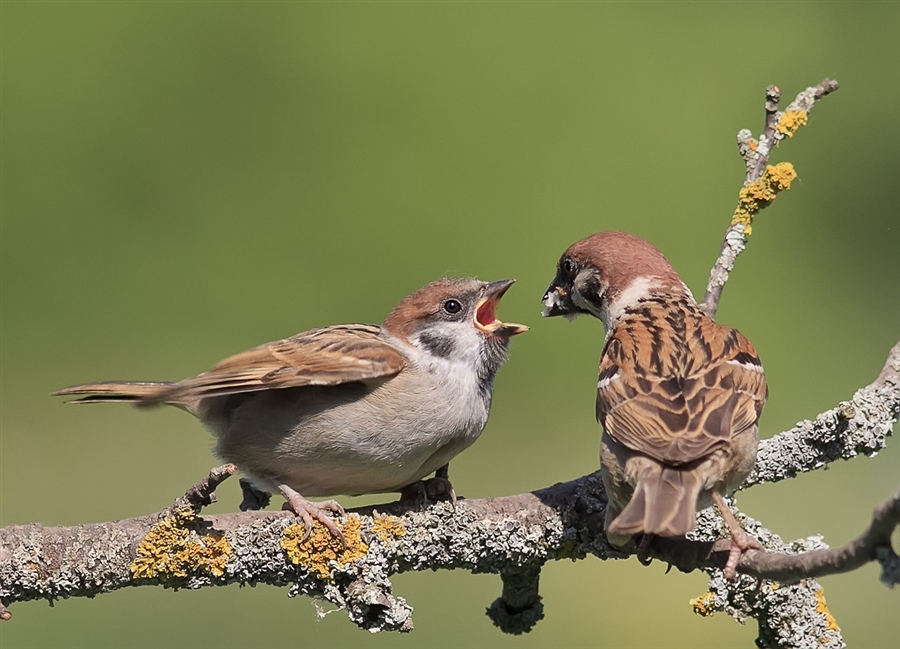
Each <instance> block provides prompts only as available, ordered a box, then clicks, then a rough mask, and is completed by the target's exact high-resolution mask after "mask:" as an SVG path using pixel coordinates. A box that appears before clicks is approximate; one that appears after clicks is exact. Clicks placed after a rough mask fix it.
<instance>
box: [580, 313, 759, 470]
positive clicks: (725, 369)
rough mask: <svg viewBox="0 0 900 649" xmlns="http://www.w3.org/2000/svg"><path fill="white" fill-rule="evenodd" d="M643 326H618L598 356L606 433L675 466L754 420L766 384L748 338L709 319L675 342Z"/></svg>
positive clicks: (600, 401)
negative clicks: (599, 358)
mask: <svg viewBox="0 0 900 649" xmlns="http://www.w3.org/2000/svg"><path fill="white" fill-rule="evenodd" d="M639 325H640V323H637V324H635V323H630V324H629V326H621V325H620V326H619V327H617V328H616V329H615V330H614V331H613V334H612V335H611V336H610V338H609V340H608V341H607V344H606V347H605V348H604V352H603V356H602V358H601V362H600V376H599V380H598V383H597V419H598V420H599V421H600V422H601V423H602V424H603V427H604V430H605V431H606V433H607V434H609V435H612V437H613V438H615V439H616V440H618V441H619V442H620V443H622V444H624V445H625V446H627V447H628V448H630V449H632V450H634V451H638V452H640V453H644V454H646V455H649V456H650V457H653V458H655V459H657V460H659V461H661V462H664V463H667V464H672V465H676V466H677V465H681V464H685V463H689V462H692V461H694V460H697V459H700V458H702V457H704V456H706V455H707V454H709V453H710V452H711V451H712V450H713V449H714V448H716V447H718V446H720V445H723V444H727V443H728V442H729V441H730V440H731V438H732V437H734V436H736V435H738V434H740V433H741V432H743V431H745V430H747V429H749V428H751V427H752V426H753V425H755V424H756V422H757V420H758V419H759V416H760V414H761V412H762V408H763V405H764V403H765V400H766V396H767V388H766V380H765V375H764V374H763V369H762V365H761V363H760V361H759V357H758V355H757V353H756V350H755V349H754V348H753V345H752V344H750V341H749V340H747V339H746V338H745V337H744V336H742V335H741V334H740V333H739V332H738V331H737V330H736V329H732V328H730V327H725V326H722V325H718V324H716V323H715V322H714V321H713V320H711V319H709V318H706V317H705V316H703V317H697V318H695V319H694V321H693V322H689V325H690V326H688V327H686V328H685V329H684V331H686V332H688V333H686V334H684V335H683V336H678V337H677V339H667V338H665V335H664V334H663V333H661V329H660V328H654V327H647V326H643V327H642V326H639Z"/></svg>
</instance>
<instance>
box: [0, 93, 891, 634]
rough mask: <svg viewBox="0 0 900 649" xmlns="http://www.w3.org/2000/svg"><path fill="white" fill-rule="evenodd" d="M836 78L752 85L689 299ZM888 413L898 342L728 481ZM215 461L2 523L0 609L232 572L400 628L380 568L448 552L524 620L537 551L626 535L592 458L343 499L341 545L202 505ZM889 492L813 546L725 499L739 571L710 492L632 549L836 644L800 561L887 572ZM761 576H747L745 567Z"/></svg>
mask: <svg viewBox="0 0 900 649" xmlns="http://www.w3.org/2000/svg"><path fill="white" fill-rule="evenodd" d="M835 89H837V83H835V82H832V81H829V80H825V81H823V82H822V83H821V84H819V86H815V87H812V88H808V89H807V90H805V91H804V92H802V93H800V94H799V95H798V96H797V99H796V100H795V101H794V102H792V104H791V105H790V106H788V108H787V109H786V110H785V111H784V112H779V111H778V102H779V100H780V91H779V90H778V89H777V88H776V87H774V86H770V87H769V88H768V89H767V95H766V125H765V129H764V132H763V134H762V135H761V136H760V138H759V140H753V139H752V137H750V134H749V131H741V133H740V134H739V136H738V142H739V147H740V151H741V155H742V156H743V158H744V160H745V163H746V166H747V173H746V178H745V182H744V187H743V188H742V189H741V191H740V195H739V204H738V208H737V209H736V211H735V214H734V217H733V219H732V224H731V226H730V227H729V229H728V231H727V232H726V235H725V240H724V241H723V245H722V250H721V253H720V255H719V258H718V259H717V261H716V265H715V266H714V268H713V271H712V273H711V276H710V283H709V286H708V288H707V292H706V296H705V298H704V301H703V307H704V309H705V310H706V311H707V312H708V313H710V314H712V315H714V314H715V311H716V308H717V306H718V302H719V298H720V297H721V292H722V288H723V286H724V284H725V282H726V281H727V279H728V274H729V273H730V272H731V270H732V269H733V267H734V262H735V260H736V258H737V256H738V254H739V253H740V251H741V250H743V248H744V247H745V246H746V242H747V235H749V233H750V225H751V222H752V219H753V217H754V216H755V215H756V214H757V213H758V212H759V211H760V210H761V209H763V208H764V207H766V206H767V205H769V204H770V203H771V202H772V201H773V200H774V198H775V197H776V196H777V193H778V192H779V191H782V190H784V189H787V188H788V187H789V186H790V182H791V181H792V180H793V178H794V177H795V173H794V171H793V168H792V167H791V166H790V165H789V164H788V163H780V164H778V165H769V164H768V160H769V157H770V154H771V151H772V148H773V147H774V146H775V145H777V143H778V142H779V141H780V140H782V139H784V138H786V137H791V136H792V135H793V134H794V133H795V132H796V130H797V129H798V128H799V127H800V126H801V125H803V124H804V123H805V122H806V115H807V114H808V112H809V110H810V109H811V108H812V106H813V104H814V103H815V101H816V100H818V99H820V98H821V97H824V96H825V95H827V94H828V93H830V92H832V91H833V90H835ZM898 415H900V343H898V344H897V345H895V346H894V348H893V349H892V350H891V351H890V354H889V356H888V359H887V362H886V364H885V366H884V369H883V370H882V372H881V374H880V375H879V376H878V378H877V379H876V380H875V381H874V382H873V383H872V384H871V385H869V386H867V387H865V388H862V389H860V390H858V391H857V392H856V394H855V395H854V396H853V397H852V398H851V399H850V400H848V401H845V402H842V403H840V404H839V405H838V406H837V407H835V408H833V409H831V410H829V411H827V412H824V413H822V414H820V415H819V416H817V417H816V418H815V420H812V421H810V420H804V421H801V422H799V423H798V424H797V425H796V426H795V427H793V428H791V429H790V430H788V431H785V432H783V433H780V434H779V435H776V436H775V437H773V438H771V439H768V440H765V441H763V442H762V443H761V444H760V447H759V452H758V456H757V465H756V469H755V470H754V472H753V474H752V475H751V476H750V477H749V478H748V480H747V481H746V482H745V484H744V485H743V486H742V488H743V489H746V488H752V487H753V486H754V485H756V484H760V483H763V482H777V481H779V480H783V479H787V478H792V477H794V476H796V475H798V474H800V473H805V472H809V471H814V470H817V469H819V468H822V467H825V466H827V465H828V464H829V463H831V462H834V461H836V460H838V459H850V458H853V457H856V456H859V455H866V456H872V455H875V454H876V453H877V452H878V451H879V450H881V449H882V448H884V446H885V444H886V441H887V440H886V438H887V436H889V435H890V434H891V429H892V426H893V424H894V423H895V422H896V420H897V418H898ZM234 470H235V469H234V467H233V466H231V465H226V466H224V467H219V468H218V469H214V470H213V471H212V472H211V473H210V475H209V476H208V477H207V478H205V479H204V480H202V481H200V482H199V483H197V484H196V485H194V486H193V487H191V489H189V490H188V491H187V492H186V493H185V495H184V496H182V497H181V498H179V499H177V500H176V501H175V503H174V504H173V505H172V506H171V507H169V508H167V509H165V510H163V511H160V512H157V513H155V514H151V515H147V516H141V517H137V518H130V519H125V520H120V521H115V522H110V523H97V524H93V525H81V526H77V527H44V526H41V525H36V524H35V525H18V526H9V527H6V528H3V529H0V619H2V620H7V619H9V618H10V617H11V612H10V610H9V609H8V608H7V607H8V606H10V605H11V604H12V603H13V602H24V601H29V600H36V599H46V600H49V601H51V602H52V601H54V600H56V599H60V598H66V597H83V596H86V597H93V596H95V595H97V594H100V593H105V592H110V591H114V590H117V589H119V588H123V587H126V586H140V585H162V586H165V587H173V588H202V587H208V586H220V585H226V584H231V583H240V584H257V583H265V584H270V585H276V586H288V587H289V588H290V591H289V594H290V595H292V596H293V595H307V596H312V597H316V598H321V599H324V600H327V601H329V602H331V603H333V604H334V605H336V606H338V607H339V608H341V609H343V610H345V611H346V612H347V614H348V615H349V617H350V618H351V620H353V621H354V622H355V623H356V624H357V625H359V626H360V627H361V628H364V629H367V630H370V631H387V630H394V631H409V630H411V629H412V607H411V606H410V605H409V604H408V603H407V602H406V600H405V599H404V598H402V597H400V596H397V595H395V594H394V593H393V588H392V584H391V581H390V578H391V576H392V575H394V574H397V573H401V572H408V571H415V570H426V569H431V570H438V569H447V570H450V569H463V570H468V571H470V572H473V573H493V574H499V575H500V577H501V580H502V594H501V596H500V597H498V598H497V599H496V600H495V601H494V603H493V604H492V605H491V606H490V608H489V609H488V615H489V616H490V617H491V619H492V620H493V621H494V623H495V624H496V625H497V626H498V627H499V628H500V629H502V630H503V631H505V632H508V633H523V632H527V631H529V630H530V629H531V628H532V627H533V626H534V625H535V624H536V623H537V622H538V621H539V620H540V619H541V618H542V617H543V606H542V603H541V598H540V595H539V590H538V586H539V579H540V573H541V568H542V566H543V565H544V564H545V563H546V562H548V561H554V560H559V559H584V558H586V557H588V556H593V557H596V558H599V559H609V558H625V557H628V556H630V554H634V553H635V550H636V549H635V548H634V547H633V546H632V547H626V548H615V547H612V546H610V545H609V544H608V543H607V542H606V539H605V535H604V530H603V520H604V516H605V508H606V494H605V492H604V489H603V484H602V480H601V478H600V475H599V473H593V474H590V475H587V476H583V477H581V478H579V479H577V480H573V481H570V482H566V483H561V484H557V485H554V486H552V487H548V488H546V489H542V490H538V491H534V492H531V493H524V494H518V495H512V496H505V497H501V498H489V499H478V500H460V501H459V503H458V504H457V506H456V507H454V506H453V505H452V504H451V503H445V502H440V503H435V504H432V505H430V506H414V505H411V504H410V503H408V502H406V503H404V502H400V503H391V504H387V505H383V506H378V507H368V508H361V509H357V510H354V511H351V512H349V514H348V516H346V517H344V518H343V519H342V520H341V521H340V523H339V525H340V527H341V529H342V531H343V534H344V537H345V539H346V545H343V544H342V543H341V542H340V541H338V540H337V539H336V538H335V537H334V536H333V535H331V534H330V533H329V532H328V531H327V530H326V529H325V528H324V527H323V526H322V525H321V524H320V523H316V525H315V526H314V528H313V530H312V533H311V534H310V536H309V538H306V530H305V528H303V526H302V524H300V523H299V522H298V519H296V518H295V517H294V516H293V514H292V513H290V512H263V511H251V512H242V513H235V514H225V515H203V514H202V508H203V507H204V506H205V505H207V504H209V503H210V502H213V501H214V500H215V493H214V491H215V488H216V486H217V485H218V484H220V483H221V482H222V480H225V479H227V478H228V477H229V476H230V475H231V474H233V473H234ZM898 503H900V493H898V494H895V495H894V496H893V497H892V498H891V499H890V500H888V501H886V502H885V503H883V504H882V505H880V506H879V507H878V508H876V511H875V513H874V514H873V519H872V524H871V525H870V526H869V528H868V529H867V530H865V531H864V532H863V533H862V534H860V535H859V536H858V537H857V538H856V539H854V540H853V541H851V542H850V543H848V544H847V545H846V546H844V547H842V548H838V549H829V548H828V546H827V545H825V543H824V542H823V540H822V539H821V538H820V537H809V538H806V539H799V540H796V541H791V542H785V541H783V540H782V539H781V538H779V537H778V536H777V535H775V534H774V533H772V532H771V531H770V530H767V529H766V528H765V527H763V526H762V525H761V524H760V523H759V522H758V521H755V520H753V519H751V518H749V517H746V516H744V515H742V514H740V513H737V516H738V517H739V518H740V519H741V521H742V523H743V525H744V527H745V528H746V529H747V531H748V532H750V533H751V534H752V535H753V536H754V537H755V538H757V539H758V540H759V541H760V542H761V543H762V544H763V546H764V547H765V548H766V551H765V552H762V551H749V552H747V553H745V554H744V555H743V556H742V558H741V562H740V564H739V566H738V571H739V573H740V575H739V577H738V579H737V580H736V581H733V582H728V581H726V580H725V579H724V577H723V576H722V572H721V568H722V567H724V565H725V561H726V558H727V555H728V546H729V543H730V542H729V541H728V540H727V539H725V538H723V537H725V536H727V530H726V529H725V526H724V524H723V521H722V519H721V518H720V517H719V516H718V515H717V514H716V513H715V512H714V511H713V510H712V509H707V510H704V511H702V512H700V513H699V514H698V518H697V528H696V530H695V531H694V532H693V533H692V534H691V535H689V538H681V539H663V538H656V539H654V540H653V541H652V543H651V544H650V545H649V548H648V549H647V552H648V556H649V557H651V558H655V559H658V560H661V561H665V562H668V563H669V564H670V565H672V566H675V567H677V568H678V569H679V570H683V571H691V570H696V569H703V570H706V571H707V572H709V574H710V582H709V589H708V592H707V593H706V594H704V595H701V596H699V597H698V598H696V599H695V600H694V601H693V607H694V610H695V612H696V613H698V614H700V615H710V614H712V613H715V612H720V611H724V612H728V613H729V614H731V615H732V616H734V617H735V618H737V619H740V620H743V619H745V618H747V617H754V618H755V619H756V620H757V622H758V625H759V640H758V644H759V645H760V646H762V647H801V646H812V645H815V646H826V647H840V646H843V639H842V637H841V634H840V630H839V628H838V626H837V623H836V621H835V620H834V618H833V617H832V616H831V615H830V613H828V608H827V605H826V603H825V599H824V596H823V591H822V589H821V587H820V586H819V585H818V583H817V582H816V581H815V577H819V576H823V575H826V574H833V573H836V572H844V571H848V570H853V569H855V568H857V567H858V566H860V565H862V564H864V563H867V562H871V561H879V562H880V563H881V564H882V568H883V573H882V580H883V581H884V582H885V583H887V584H889V585H893V584H896V583H898V581H900V560H898V557H897V554H896V553H895V552H894V550H893V548H892V546H891V541H890V537H891V533H892V531H893V530H895V529H896V528H897V527H898V524H900V504H898ZM760 580H762V581H760Z"/></svg>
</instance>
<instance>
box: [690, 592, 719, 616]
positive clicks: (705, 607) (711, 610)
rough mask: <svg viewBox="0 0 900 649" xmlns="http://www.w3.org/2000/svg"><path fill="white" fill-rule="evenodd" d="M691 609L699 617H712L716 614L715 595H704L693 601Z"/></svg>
mask: <svg viewBox="0 0 900 649" xmlns="http://www.w3.org/2000/svg"><path fill="white" fill-rule="evenodd" d="M691 608H693V609H694V613H696V614H697V615H700V616H702V617H710V616H711V615H714V614H715V613H716V596H715V595H714V594H713V593H703V594H702V595H700V597H695V598H694V599H692V600H691Z"/></svg>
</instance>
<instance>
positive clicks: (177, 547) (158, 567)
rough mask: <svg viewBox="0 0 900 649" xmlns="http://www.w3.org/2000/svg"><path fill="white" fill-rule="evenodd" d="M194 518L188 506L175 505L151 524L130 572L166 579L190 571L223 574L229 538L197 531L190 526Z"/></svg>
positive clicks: (136, 577) (140, 576)
mask: <svg viewBox="0 0 900 649" xmlns="http://www.w3.org/2000/svg"><path fill="white" fill-rule="evenodd" d="M195 520H196V516H195V514H194V512H193V511H192V510H191V509H178V510H175V511H174V512H173V513H172V514H171V515H169V516H168V517H166V518H165V519H164V520H162V521H160V522H159V523H157V524H156V525H154V526H153V529H151V530H150V531H149V532H148V533H147V535H146V536H145V537H144V538H143V540H142V541H141V543H140V545H139V546H138V552H137V558H136V559H135V560H134V562H132V564H131V566H130V568H131V574H132V576H133V577H134V578H135V579H161V580H163V581H166V580H168V579H173V578H184V577H187V576H188V574H189V573H191V572H206V573H209V574H211V575H214V576H216V577H221V576H222V575H224V574H225V564H226V563H227V562H228V555H229V554H231V545H230V544H229V543H228V539H226V538H225V535H224V534H223V533H221V532H210V533H208V534H205V535H203V536H201V535H199V534H197V533H196V532H194V531H193V529H192V528H193V524H194V521H195Z"/></svg>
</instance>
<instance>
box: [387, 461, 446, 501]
mask: <svg viewBox="0 0 900 649" xmlns="http://www.w3.org/2000/svg"><path fill="white" fill-rule="evenodd" d="M446 498H449V499H450V504H451V505H452V507H453V509H454V510H455V509H456V490H455V489H454V488H453V485H452V484H451V483H450V478H449V477H448V474H447V466H446V465H445V466H442V467H441V468H440V469H438V470H437V471H436V472H435V474H434V477H433V478H429V479H428V480H419V481H417V482H413V483H412V484H410V485H406V486H405V487H403V489H401V490H400V500H401V501H403V500H413V501H416V502H417V503H422V504H423V505H427V504H428V503H429V502H436V501H438V500H444V499H446Z"/></svg>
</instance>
